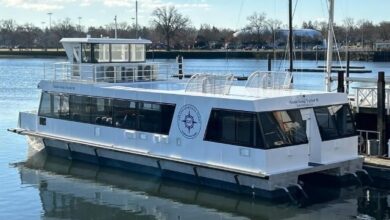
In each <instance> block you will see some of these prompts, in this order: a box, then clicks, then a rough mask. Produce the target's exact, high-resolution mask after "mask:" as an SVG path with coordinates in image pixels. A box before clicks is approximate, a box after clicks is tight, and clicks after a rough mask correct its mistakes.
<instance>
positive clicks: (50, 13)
mask: <svg viewBox="0 0 390 220" xmlns="http://www.w3.org/2000/svg"><path fill="white" fill-rule="evenodd" d="M47 14H48V15H49V30H51V15H52V14H53V13H52V12H49V13H47Z"/></svg>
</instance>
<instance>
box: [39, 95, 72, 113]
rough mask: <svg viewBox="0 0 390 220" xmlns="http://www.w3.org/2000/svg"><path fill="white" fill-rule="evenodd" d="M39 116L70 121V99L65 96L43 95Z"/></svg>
mask: <svg viewBox="0 0 390 220" xmlns="http://www.w3.org/2000/svg"><path fill="white" fill-rule="evenodd" d="M39 116H45V117H50V118H61V119H68V117H69V97H68V96H67V95H63V94H53V93H46V92H45V93H42V98H41V104H40V107H39Z"/></svg>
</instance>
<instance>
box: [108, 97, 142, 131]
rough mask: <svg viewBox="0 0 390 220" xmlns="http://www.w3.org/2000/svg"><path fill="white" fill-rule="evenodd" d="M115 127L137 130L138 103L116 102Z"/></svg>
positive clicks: (114, 109) (114, 108)
mask: <svg viewBox="0 0 390 220" xmlns="http://www.w3.org/2000/svg"><path fill="white" fill-rule="evenodd" d="M113 106H114V107H113V111H114V116H113V117H114V119H113V121H114V125H115V126H116V127H121V128H127V129H137V124H138V123H137V121H138V110H137V102H135V101H129V100H114V105H113Z"/></svg>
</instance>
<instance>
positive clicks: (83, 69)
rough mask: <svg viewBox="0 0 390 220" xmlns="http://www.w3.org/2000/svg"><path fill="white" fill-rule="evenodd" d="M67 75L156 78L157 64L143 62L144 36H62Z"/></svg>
mask: <svg viewBox="0 0 390 220" xmlns="http://www.w3.org/2000/svg"><path fill="white" fill-rule="evenodd" d="M60 42H61V43H62V44H63V46H64V49H65V52H66V55H67V57H68V63H66V64H62V65H60V66H59V67H60V68H65V69H66V70H67V71H68V73H70V74H69V78H70V79H76V80H84V81H93V82H109V83H110V82H111V83H112V82H115V83H119V82H132V81H148V80H155V79H156V77H157V76H156V68H157V67H156V65H154V64H147V63H146V45H147V44H150V43H151V41H149V40H145V39H112V38H90V37H87V38H63V39H62V40H61V41H60Z"/></svg>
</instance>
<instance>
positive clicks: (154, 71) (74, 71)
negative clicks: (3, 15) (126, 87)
mask: <svg viewBox="0 0 390 220" xmlns="http://www.w3.org/2000/svg"><path fill="white" fill-rule="evenodd" d="M174 67H175V66H174V65H173V64H163V63H157V62H148V63H97V64H85V63H81V64H72V63H69V62H59V63H55V64H53V65H52V66H44V68H45V69H44V77H45V79H49V80H54V81H57V80H61V81H78V82H85V83H120V82H135V81H153V80H166V79H168V78H169V77H170V76H172V75H174V71H175V68H174Z"/></svg>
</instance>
